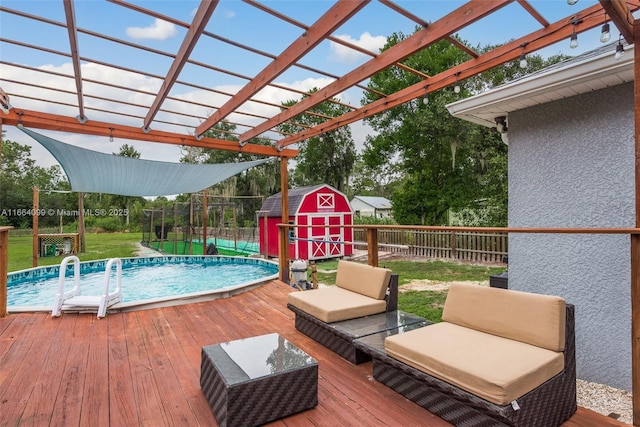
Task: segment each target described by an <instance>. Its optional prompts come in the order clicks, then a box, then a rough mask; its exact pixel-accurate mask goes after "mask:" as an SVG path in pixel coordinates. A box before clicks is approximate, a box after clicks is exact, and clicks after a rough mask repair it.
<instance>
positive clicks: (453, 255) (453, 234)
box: [449, 231, 457, 259]
mask: <svg viewBox="0 0 640 427" xmlns="http://www.w3.org/2000/svg"><path fill="white" fill-rule="evenodd" d="M450 239H451V240H450V245H449V246H451V258H452V259H456V258H457V254H456V232H455V231H452V232H451V237H450Z"/></svg>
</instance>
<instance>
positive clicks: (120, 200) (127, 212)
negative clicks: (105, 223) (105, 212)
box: [110, 144, 145, 227]
mask: <svg viewBox="0 0 640 427" xmlns="http://www.w3.org/2000/svg"><path fill="white" fill-rule="evenodd" d="M112 154H113V155H115V156H121V157H129V158H131V159H139V158H140V156H141V154H140V152H139V151H138V150H136V149H135V147H133V146H132V145H129V144H122V146H121V147H120V150H119V151H118V152H117V153H112ZM110 199H111V200H110V204H111V206H112V207H115V208H117V210H114V212H115V213H120V212H123V213H124V218H125V224H126V225H127V227H128V226H129V224H130V222H131V214H132V213H133V212H132V207H133V206H140V207H142V206H144V204H145V199H144V197H132V196H122V195H119V194H114V195H111V197H110ZM117 219H118V221H120V220H121V219H122V218H121V217H120V216H118V218H117Z"/></svg>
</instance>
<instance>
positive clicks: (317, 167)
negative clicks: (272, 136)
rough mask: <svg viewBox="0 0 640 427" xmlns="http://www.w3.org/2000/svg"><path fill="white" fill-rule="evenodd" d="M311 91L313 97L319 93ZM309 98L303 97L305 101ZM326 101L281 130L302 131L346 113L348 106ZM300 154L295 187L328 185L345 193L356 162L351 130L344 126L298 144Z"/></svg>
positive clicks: (291, 102) (335, 101)
mask: <svg viewBox="0 0 640 427" xmlns="http://www.w3.org/2000/svg"><path fill="white" fill-rule="evenodd" d="M317 90H318V89H317V88H316V89H312V90H311V91H309V95H311V94H313V93H315V92H317ZM309 95H305V96H303V99H304V98H306V97H307V96H309ZM333 101H334V102H330V101H325V102H322V103H320V104H318V105H316V106H315V107H313V108H312V109H311V110H310V112H307V113H304V114H300V115H298V116H296V117H295V119H294V120H293V122H295V124H290V123H287V124H283V125H281V126H280V130H281V131H282V132H284V133H293V132H299V131H301V130H303V129H304V128H307V127H312V126H316V125H319V124H321V123H323V122H324V121H326V120H327V118H330V117H337V116H340V115H343V114H345V113H346V112H347V111H348V107H346V106H344V105H341V104H339V103H338V102H337V100H333ZM296 102H297V101H295V100H291V101H288V102H285V103H284V106H285V107H290V106H292V105H294V104H295V103H296ZM298 150H299V154H298V156H297V157H296V166H295V169H294V170H293V171H292V172H293V173H292V176H291V179H292V182H293V185H294V186H305V185H313V184H320V183H323V184H328V185H331V186H332V187H334V188H335V189H337V190H338V191H343V192H344V191H345V189H346V186H347V181H348V177H349V175H350V174H351V171H352V170H353V166H354V164H355V161H356V149H355V143H354V141H353V137H352V136H351V128H349V127H348V126H343V127H341V128H338V129H335V130H332V131H329V132H327V133H324V134H322V135H320V136H316V137H312V138H309V139H308V140H306V141H304V142H302V143H300V144H298Z"/></svg>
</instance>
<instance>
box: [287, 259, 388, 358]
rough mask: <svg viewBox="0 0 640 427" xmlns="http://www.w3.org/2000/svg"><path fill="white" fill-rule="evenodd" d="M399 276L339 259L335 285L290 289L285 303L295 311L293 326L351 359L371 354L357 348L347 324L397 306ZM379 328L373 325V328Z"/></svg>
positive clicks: (354, 336)
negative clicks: (300, 289)
mask: <svg viewBox="0 0 640 427" xmlns="http://www.w3.org/2000/svg"><path fill="white" fill-rule="evenodd" d="M397 301H398V276H397V275H395V274H391V270H388V269H385V268H379V267H372V266H369V265H365V264H359V263H356V262H351V261H344V260H340V261H339V263H338V273H337V276H336V286H330V287H326V288H320V289H313V290H309V291H303V292H292V293H290V294H289V295H288V298H287V307H288V308H289V309H290V310H291V311H293V312H294V313H295V327H296V329H297V330H299V331H300V332H302V333H303V334H305V335H307V336H309V337H311V338H313V339H314V340H316V341H318V342H319V343H321V344H323V345H324V346H325V347H328V348H330V349H331V350H333V351H334V352H336V353H338V354H339V355H340V356H342V357H344V358H345V359H347V360H349V361H350V362H352V363H362V362H365V361H367V360H371V358H370V357H369V356H368V355H367V354H366V353H362V352H360V351H359V350H357V349H356V348H355V347H354V345H353V341H354V339H355V338H357V335H354V333H353V332H351V331H350V330H349V328H342V327H341V326H344V325H345V322H347V321H349V320H352V319H361V318H365V317H372V316H375V315H378V314H381V313H386V312H393V311H395V310H396V309H397V305H398V303H397ZM379 330H380V329H379V328H378V329H376V332H377V331H379Z"/></svg>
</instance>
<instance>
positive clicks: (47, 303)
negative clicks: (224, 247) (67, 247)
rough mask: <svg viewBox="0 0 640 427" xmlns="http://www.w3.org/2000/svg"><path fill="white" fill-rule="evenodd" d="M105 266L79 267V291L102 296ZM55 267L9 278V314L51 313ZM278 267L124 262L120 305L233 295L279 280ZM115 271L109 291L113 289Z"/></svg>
mask: <svg viewBox="0 0 640 427" xmlns="http://www.w3.org/2000/svg"><path fill="white" fill-rule="evenodd" d="M105 265H106V260H101V261H91V262H82V263H80V272H81V276H80V289H81V290H82V294H84V295H97V294H100V292H101V291H102V288H103V286H104V285H103V282H104V275H105V272H104V269H105ZM72 269H73V263H70V265H69V266H68V267H67V273H66V280H65V291H66V290H70V289H71V288H72V287H73V270H72ZM58 272H59V266H54V267H37V268H32V269H28V270H22V271H20V272H16V273H10V274H9V275H8V294H7V296H8V304H7V305H8V308H9V309H11V308H12V307H13V308H15V307H51V306H53V301H54V298H55V294H56V292H57V289H58V274H59V273H58ZM277 273H278V265H277V264H276V263H273V262H270V261H265V260H260V259H253V258H245V257H223V256H214V257H211V256H161V257H148V258H123V259H122V295H123V301H122V302H123V303H128V302H134V301H135V302H138V301H148V300H159V299H160V300H162V299H170V298H183V297H185V296H192V295H198V294H204V293H208V292H213V291H216V290H222V289H235V288H238V287H242V286H246V285H248V284H253V283H256V282H261V281H266V280H271V279H274V278H275V277H277ZM115 276H116V274H115V268H113V271H112V272H111V279H110V286H111V289H112V290H113V289H114V288H115V286H116V280H115Z"/></svg>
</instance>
